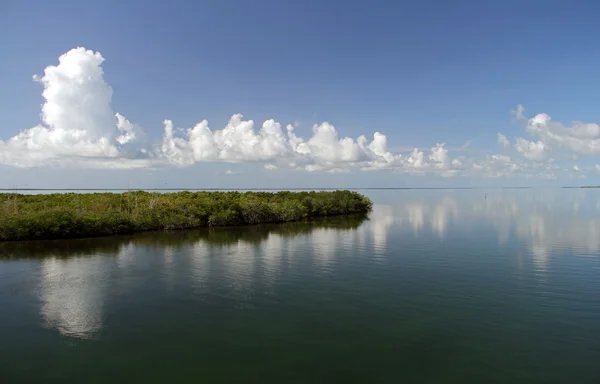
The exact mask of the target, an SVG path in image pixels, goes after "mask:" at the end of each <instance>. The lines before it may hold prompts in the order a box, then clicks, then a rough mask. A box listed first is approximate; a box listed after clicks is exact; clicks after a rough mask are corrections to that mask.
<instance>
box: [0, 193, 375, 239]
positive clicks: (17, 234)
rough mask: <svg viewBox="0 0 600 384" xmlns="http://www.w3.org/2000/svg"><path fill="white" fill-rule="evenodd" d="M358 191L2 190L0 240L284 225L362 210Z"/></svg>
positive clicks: (367, 205)
mask: <svg viewBox="0 0 600 384" xmlns="http://www.w3.org/2000/svg"><path fill="white" fill-rule="evenodd" d="M371 206H372V204H371V201H370V200H369V199H368V198H366V197H364V196H362V195H360V194H359V193H357V192H351V191H333V192H315V191H312V192H277V193H268V192H245V193H242V192H187V191H186V192H177V193H157V192H144V191H135V192H127V193H122V194H115V193H91V194H76V193H65V194H47V195H19V194H0V240H41V239H57V238H77V237H93V236H108V235H114V234H126V233H133V232H140V231H149V230H163V229H190V228H199V227H216V226H238V225H247V224H258V223H282V222H289V221H298V220H303V219H308V218H313V217H320V216H333V215H345V214H352V213H366V212H369V211H370V210H371Z"/></svg>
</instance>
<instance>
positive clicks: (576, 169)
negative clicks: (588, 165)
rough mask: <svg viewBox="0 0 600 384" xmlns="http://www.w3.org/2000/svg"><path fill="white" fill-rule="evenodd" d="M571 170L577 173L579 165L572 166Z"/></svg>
mask: <svg viewBox="0 0 600 384" xmlns="http://www.w3.org/2000/svg"><path fill="white" fill-rule="evenodd" d="M573 170H574V171H575V172H579V171H580V170H581V169H580V168H579V165H574V166H573Z"/></svg>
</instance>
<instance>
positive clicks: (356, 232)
mask: <svg viewBox="0 0 600 384" xmlns="http://www.w3.org/2000/svg"><path fill="white" fill-rule="evenodd" d="M485 193H487V197H486V196H485ZM367 194H368V195H369V196H370V197H371V198H372V199H373V200H374V202H375V203H376V205H375V209H374V211H373V212H372V214H371V215H370V217H369V219H368V220H365V219H364V218H361V217H351V218H336V219H329V220H325V221H315V222H311V223H302V224H286V225H267V226H258V227H247V228H237V229H220V230H214V231H208V230H203V231H189V232H175V233H164V234H141V235H136V236H128V237H118V238H105V239H92V240H89V239H88V240H78V241H66V242H65V241H56V242H45V243H27V244H16V243H13V244H0V253H1V254H2V256H3V257H2V258H0V260H1V261H0V310H1V315H0V382H2V383H19V382H27V383H33V382H48V381H52V380H55V381H57V382H62V383H67V382H73V383H81V382H85V383H94V382H107V381H109V380H116V381H118V382H123V381H130V382H191V381H194V382H198V381H204V382H274V383H281V382H286V383H287V382H303V383H316V382H368V383H377V382H382V383H398V382H420V383H441V382H443V383H452V382H457V383H459V382H460V383H467V382H499V383H508V382H509V383H567V382H568V383H598V382H599V381H600V363H599V362H600V218H599V217H600V216H599V214H600V191H596V190H560V189H555V190H551V189H550V190H541V189H540V190H489V191H482V190H472V191H469V190H466V191H465V190H461V191H368V192H367Z"/></svg>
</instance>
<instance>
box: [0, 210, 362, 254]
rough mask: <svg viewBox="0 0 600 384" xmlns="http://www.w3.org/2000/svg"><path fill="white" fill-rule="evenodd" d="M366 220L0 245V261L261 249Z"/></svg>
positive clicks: (329, 218)
mask: <svg viewBox="0 0 600 384" xmlns="http://www.w3.org/2000/svg"><path fill="white" fill-rule="evenodd" d="M366 220H368V215H367V214H366V213H357V214H349V215H337V216H324V217H317V218H313V219H310V220H302V221H293V222H287V223H278V224H275V223H267V224H257V225H245V226H239V227H213V228H208V227H204V228H198V229H190V230H185V231H162V232H138V233H134V234H127V235H115V236H104V237H88V238H79V239H57V240H40V241H35V240H34V241H3V242H0V260H3V259H36V258H46V257H50V258H59V259H67V258H71V257H89V256H95V255H98V254H102V255H105V256H117V255H118V254H119V252H120V251H121V250H122V249H123V248H127V247H129V246H135V247H142V248H149V249H155V248H163V247H185V246H190V245H191V244H197V243H203V244H209V245H222V246H232V245H235V244H238V243H240V242H241V243H245V244H252V245H255V246H260V244H261V243H262V242H264V241H266V240H267V239H268V238H269V236H271V235H275V236H280V237H284V238H294V237H296V236H302V235H306V234H308V233H311V232H312V231H316V230H320V229H328V230H338V231H346V230H351V229H356V228H358V227H359V226H360V225H361V224H362V223H363V222H364V221H366Z"/></svg>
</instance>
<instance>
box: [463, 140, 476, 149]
mask: <svg viewBox="0 0 600 384" xmlns="http://www.w3.org/2000/svg"><path fill="white" fill-rule="evenodd" d="M472 142H473V139H469V140H467V141H466V142H465V143H464V144H463V145H461V146H460V149H467V148H469V146H470V145H471V143H472Z"/></svg>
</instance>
